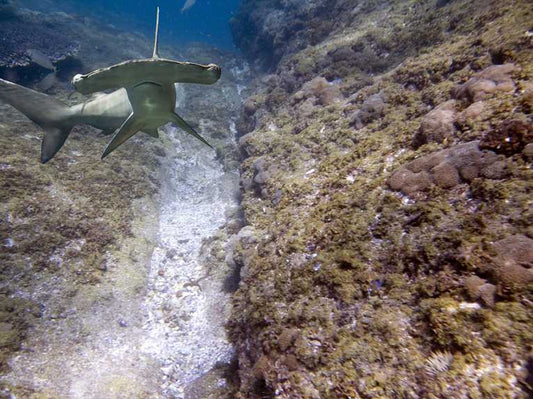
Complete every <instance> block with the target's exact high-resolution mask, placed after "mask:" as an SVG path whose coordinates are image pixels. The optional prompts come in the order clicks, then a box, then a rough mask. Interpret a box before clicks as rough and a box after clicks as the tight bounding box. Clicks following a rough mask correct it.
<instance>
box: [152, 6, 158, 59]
mask: <svg viewBox="0 0 533 399" xmlns="http://www.w3.org/2000/svg"><path fill="white" fill-rule="evenodd" d="M158 36H159V7H157V8H156V17H155V35H154V52H153V53H152V58H159V49H158Z"/></svg>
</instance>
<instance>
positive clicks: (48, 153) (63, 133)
mask: <svg viewBox="0 0 533 399" xmlns="http://www.w3.org/2000/svg"><path fill="white" fill-rule="evenodd" d="M70 128H71V127H70V126H69V127H67V128H64V129H61V128H58V127H46V128H44V132H45V133H44V137H43V141H42V143H41V163H47V162H48V161H49V160H51V159H52V158H53V157H54V155H56V153H57V152H58V151H59V149H60V148H61V147H63V144H65V140H66V139H67V137H68V135H69V133H70Z"/></svg>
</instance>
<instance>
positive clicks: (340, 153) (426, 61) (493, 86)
mask: <svg viewBox="0 0 533 399" xmlns="http://www.w3.org/2000/svg"><path fill="white" fill-rule="evenodd" d="M532 16H533V6H532V4H531V2H529V1H511V2H509V1H486V0H483V1H463V0H455V1H442V0H439V1H428V0H425V1H357V2H354V1H343V0H337V1H320V0H317V1H311V2H309V1H296V0H294V1H290V0H287V1H254V0H245V1H244V2H243V5H242V7H241V10H240V12H239V13H237V15H236V16H235V18H234V20H233V21H232V24H233V32H234V35H235V37H236V42H237V43H238V44H239V45H240V47H241V49H242V50H243V52H244V54H245V55H246V56H247V57H248V59H249V60H250V61H251V62H254V61H255V62H254V64H255V67H256V68H257V69H259V70H261V71H263V75H262V77H260V78H258V79H257V82H256V85H255V87H256V89H255V93H254V95H252V96H250V97H249V98H248V100H247V101H246V103H245V108H244V111H243V113H242V115H241V119H240V121H239V123H238V124H237V127H238V130H239V134H240V139H239V146H240V150H241V156H242V160H243V161H242V165H241V186H242V189H243V200H242V207H243V210H244V215H245V219H246V223H247V226H246V227H244V229H243V230H241V232H240V233H239V241H238V242H237V243H236V245H235V249H234V251H233V252H232V254H231V259H232V261H234V262H235V263H236V264H237V265H238V266H240V268H241V278H242V280H241V282H240V285H239V289H238V290H237V292H236V294H235V297H234V309H233V316H232V319H231V322H230V326H229V328H230V333H231V336H232V339H233V342H234V343H235V345H236V348H237V354H238V361H239V377H240V388H239V394H238V397H240V398H264V397H272V398H274V397H275V398H317V399H318V398H422V397H424V398H451V397H453V398H527V397H530V396H529V395H531V389H532V378H533V377H532V375H531V373H532V369H533V358H532V355H533V353H532V344H533V334H532V331H533V324H532V321H531V320H533V296H532V289H533V268H532V266H533V263H532V262H533V226H532V224H533V207H532V204H533V199H532V198H533V197H532V189H533V171H532V168H531V161H532V159H533V136H532V135H533V127H532V119H531V110H532V107H533V82H532V81H531V79H532V78H533V69H532V65H533V51H532V50H533V39H532V37H533V32H531V30H530V29H531V18H532ZM250 32H253V33H254V34H253V35H251V34H250Z"/></svg>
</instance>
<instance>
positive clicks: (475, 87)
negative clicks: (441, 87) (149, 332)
mask: <svg viewBox="0 0 533 399" xmlns="http://www.w3.org/2000/svg"><path fill="white" fill-rule="evenodd" d="M517 69H518V68H517V67H516V66H515V65H514V64H504V65H493V66H490V67H488V68H486V69H484V70H483V71H481V72H479V73H478V74H476V75H475V76H474V77H472V78H470V79H469V80H468V81H467V82H466V83H464V84H462V85H460V86H458V87H457V88H456V89H455V91H454V96H455V97H456V98H458V99H461V100H467V101H470V102H475V101H480V100H483V99H485V98H487V97H488V96H490V95H493V94H495V93H498V92H512V91H514V90H515V87H516V86H515V83H514V81H513V79H512V77H511V74H512V73H513V72H516V71H517Z"/></svg>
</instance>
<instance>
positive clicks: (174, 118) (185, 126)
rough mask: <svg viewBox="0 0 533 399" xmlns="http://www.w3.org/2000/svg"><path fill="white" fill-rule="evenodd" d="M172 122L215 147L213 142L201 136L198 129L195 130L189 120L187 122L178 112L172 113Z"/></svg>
mask: <svg viewBox="0 0 533 399" xmlns="http://www.w3.org/2000/svg"><path fill="white" fill-rule="evenodd" d="M170 122H172V123H174V124H175V125H177V126H178V127H179V128H181V129H183V130H185V131H186V132H187V133H189V134H190V135H191V136H194V137H196V138H197V139H198V140H200V141H201V142H202V143H204V144H206V145H207V146H209V147H211V148H213V146H212V145H211V144H209V143H208V142H207V140H206V139H204V138H203V137H202V136H200V135H199V134H198V133H197V132H196V130H194V129H193V128H192V127H190V126H189V124H188V123H187V122H185V121H184V120H183V119H182V118H181V116H179V115H178V114H176V113H173V114H171V120H170Z"/></svg>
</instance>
